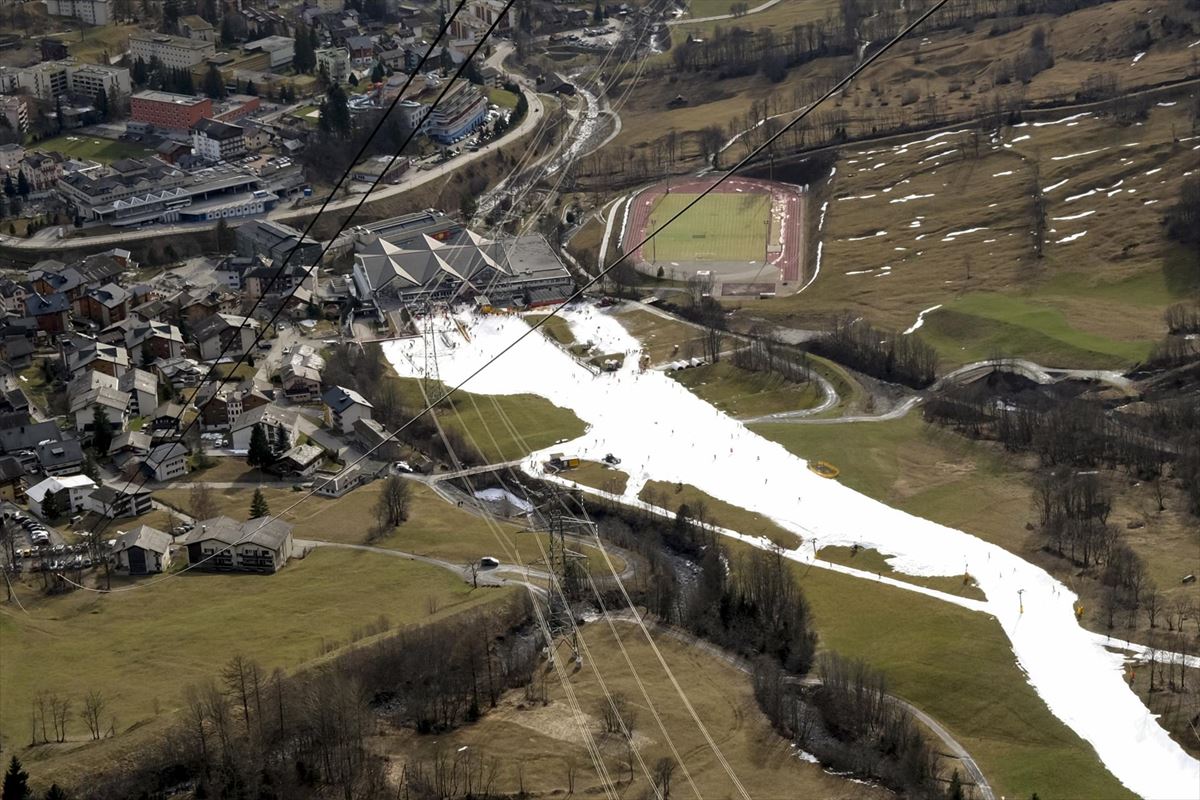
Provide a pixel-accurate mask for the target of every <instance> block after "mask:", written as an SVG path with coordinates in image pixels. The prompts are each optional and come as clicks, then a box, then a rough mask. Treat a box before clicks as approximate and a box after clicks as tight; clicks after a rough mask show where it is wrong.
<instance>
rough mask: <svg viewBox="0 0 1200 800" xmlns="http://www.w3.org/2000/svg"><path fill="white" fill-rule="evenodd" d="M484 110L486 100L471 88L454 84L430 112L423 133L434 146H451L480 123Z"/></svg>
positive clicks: (465, 84)
mask: <svg viewBox="0 0 1200 800" xmlns="http://www.w3.org/2000/svg"><path fill="white" fill-rule="evenodd" d="M487 107H488V102H487V97H485V96H484V95H483V93H482V92H480V91H479V88H478V87H477V86H475V84H473V83H467V82H465V81H457V82H455V83H453V84H451V86H450V91H449V92H447V93H446V96H445V97H444V98H443V99H442V101H441V102H440V103H438V104H437V105H436V106H435V107H434V108H433V110H432V112H430V114H429V117H428V118H427V119H426V120H425V124H424V126H423V129H424V131H425V133H426V134H427V135H428V136H429V138H430V139H433V140H434V141H435V142H438V143H440V144H453V143H454V142H457V141H458V140H459V139H461V138H463V137H464V136H466V135H467V134H469V133H471V132H472V131H474V130H475V129H476V128H478V127H479V126H480V125H481V124H482V123H483V120H484V118H485V117H486V116H487Z"/></svg>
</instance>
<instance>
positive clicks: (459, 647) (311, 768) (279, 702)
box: [88, 595, 540, 800]
mask: <svg viewBox="0 0 1200 800" xmlns="http://www.w3.org/2000/svg"><path fill="white" fill-rule="evenodd" d="M528 603H529V600H528V597H527V596H526V595H514V596H513V598H512V599H511V600H510V601H508V602H507V603H504V604H502V605H496V604H492V605H490V606H489V607H488V609H487V610H486V611H474V612H470V613H467V614H462V615H458V616H456V617H453V618H450V619H446V620H441V621H436V622H431V623H428V624H426V625H423V626H421V627H419V628H415V629H406V630H403V631H400V632H398V633H396V634H393V635H389V636H385V637H383V638H381V639H379V640H377V641H375V642H373V643H370V644H365V645H363V644H360V645H359V646H358V647H355V648H353V649H351V650H349V651H347V652H345V653H343V654H341V655H339V656H337V657H335V658H334V659H332V660H331V661H328V662H326V663H324V664H323V665H322V666H320V667H317V668H314V669H310V670H305V671H302V672H300V673H298V674H295V675H290V676H289V675H286V674H285V673H284V672H283V671H282V670H279V669H275V670H273V671H270V672H268V671H267V670H265V669H264V668H263V667H261V666H260V665H259V664H258V663H257V662H255V661H253V660H252V659H249V658H246V657H244V656H241V655H235V656H233V657H232V658H230V660H229V661H228V662H227V663H226V664H225V666H224V667H223V669H222V670H221V673H220V676H219V678H218V679H212V680H209V681H206V682H204V683H201V684H199V685H193V686H190V687H188V688H187V690H186V691H185V693H184V703H183V709H182V712H181V714H180V719H179V720H178V722H176V724H174V725H173V726H172V727H171V728H170V729H169V730H168V731H167V733H166V734H165V735H164V736H162V737H160V739H159V740H158V742H157V743H156V744H154V745H151V746H149V747H148V748H146V750H145V751H143V752H142V753H140V755H139V759H138V761H137V763H136V764H135V765H134V766H133V768H131V769H128V770H120V769H117V770H113V771H111V772H109V773H108V774H105V775H100V776H95V777H93V778H92V780H91V782H90V783H89V790H88V796H89V797H92V798H95V799H96V800H109V798H112V799H113V800H116V799H117V798H128V797H137V796H147V797H149V796H162V795H164V794H167V793H174V792H178V791H180V790H181V789H190V790H191V791H192V792H193V795H192V796H194V797H198V798H199V797H256V798H285V797H286V798H300V799H301V800H303V798H317V797H343V798H346V800H352V799H353V800H375V799H376V798H379V800H382V799H383V798H393V797H395V796H396V795H395V787H394V785H393V781H392V780H391V779H390V778H389V777H388V775H387V774H386V772H385V763H384V761H383V760H382V759H381V758H380V756H378V755H377V754H376V753H374V752H373V751H372V750H370V749H369V748H368V746H367V737H368V736H370V735H373V734H374V733H375V731H376V725H377V720H378V719H379V718H383V719H385V720H387V721H389V722H391V723H392V724H394V725H398V726H402V727H409V728H412V729H414V730H417V731H420V732H435V731H445V730H449V729H452V728H454V727H457V726H459V725H462V724H463V723H465V722H469V721H471V720H473V719H477V718H478V717H479V716H480V715H481V714H482V713H484V711H485V710H486V709H487V708H489V707H491V706H493V705H495V703H496V702H497V700H498V699H499V696H500V695H501V693H502V692H504V691H506V690H508V689H511V688H516V687H520V686H523V685H525V684H527V683H529V682H530V679H531V677H532V676H533V673H534V671H535V667H536V665H537V664H538V663H539V662H540V648H539V644H538V642H539V640H538V639H537V638H536V637H532V636H528V635H523V634H522V633H521V632H522V631H523V630H525V628H526V626H527V622H528V620H529V618H530V607H529V605H528ZM417 796H430V795H417Z"/></svg>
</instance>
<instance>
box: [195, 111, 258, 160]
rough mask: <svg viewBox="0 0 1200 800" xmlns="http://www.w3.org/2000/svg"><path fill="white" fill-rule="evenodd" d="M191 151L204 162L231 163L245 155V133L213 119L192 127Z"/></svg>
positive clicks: (236, 127)
mask: <svg viewBox="0 0 1200 800" xmlns="http://www.w3.org/2000/svg"><path fill="white" fill-rule="evenodd" d="M192 150H193V151H194V152H195V153H196V155H198V156H199V157H200V158H203V159H205V160H206V161H231V160H233V159H235V158H237V157H238V156H241V155H245V153H246V131H245V129H244V128H242V126H241V125H231V124H229V123H228V122H221V121H219V120H215V119H202V120H200V121H199V122H197V123H196V124H195V125H193V126H192Z"/></svg>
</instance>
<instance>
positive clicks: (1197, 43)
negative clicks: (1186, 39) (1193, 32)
mask: <svg viewBox="0 0 1200 800" xmlns="http://www.w3.org/2000/svg"><path fill="white" fill-rule="evenodd" d="M1196 45H1200V42H1192V43H1191V44H1189V45H1188V50H1191V49H1192V48H1193V47H1195V46H1196Z"/></svg>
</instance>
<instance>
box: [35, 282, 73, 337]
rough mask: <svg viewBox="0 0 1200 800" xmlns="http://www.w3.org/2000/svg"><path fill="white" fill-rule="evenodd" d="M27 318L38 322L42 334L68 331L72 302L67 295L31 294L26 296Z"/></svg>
mask: <svg viewBox="0 0 1200 800" xmlns="http://www.w3.org/2000/svg"><path fill="white" fill-rule="evenodd" d="M25 316H27V317H32V318H33V319H34V321H36V322H37V328H38V330H39V331H41V332H42V333H46V334H50V335H54V334H59V333H62V332H63V331H65V330H66V329H67V323H68V321H69V320H70V318H71V301H70V300H68V299H67V296H66V295H65V294H37V293H36V292H35V293H34V294H29V295H26V296H25Z"/></svg>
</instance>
